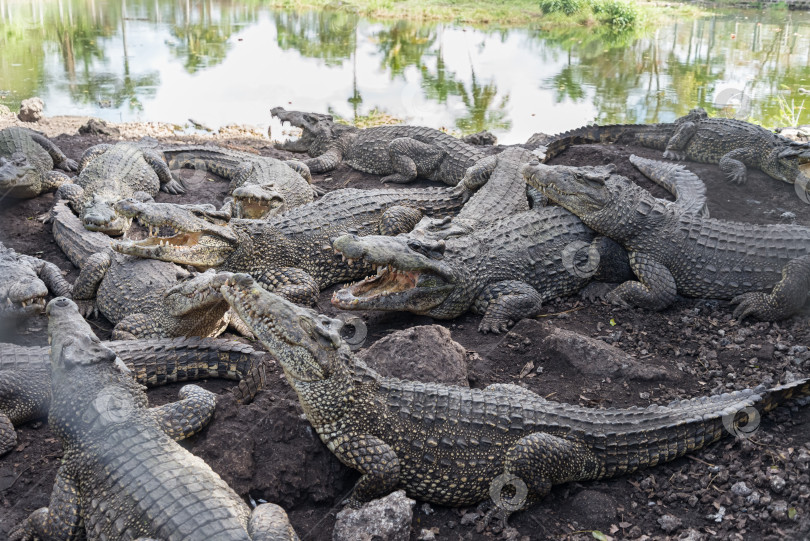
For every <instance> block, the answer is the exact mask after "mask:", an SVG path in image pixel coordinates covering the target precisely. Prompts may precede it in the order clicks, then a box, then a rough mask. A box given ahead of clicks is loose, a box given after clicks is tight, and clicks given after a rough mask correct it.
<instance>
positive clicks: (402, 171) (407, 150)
mask: <svg viewBox="0 0 810 541" xmlns="http://www.w3.org/2000/svg"><path fill="white" fill-rule="evenodd" d="M445 155H446V152H445V151H443V150H441V149H440V148H436V147H435V146H433V145H429V144H427V143H423V142H421V141H417V140H416V139H411V138H410V137H400V138H398V139H394V140H393V141H391V142H390V143H388V156H389V158H390V159H391V166H392V167H393V169H394V171H396V173H394V174H392V175H388V176H386V177H383V178H382V179H380V182H382V183H384V184H385V183H389V182H390V183H393V184H405V183H408V182H413V181H414V180H415V179H416V177H417V176H419V175H422V176H424V177H427V178H430V175H431V173H433V172H434V171H436V170H437V169H438V168H439V164H440V163H441V161H442V159H443V158H444V157H445Z"/></svg>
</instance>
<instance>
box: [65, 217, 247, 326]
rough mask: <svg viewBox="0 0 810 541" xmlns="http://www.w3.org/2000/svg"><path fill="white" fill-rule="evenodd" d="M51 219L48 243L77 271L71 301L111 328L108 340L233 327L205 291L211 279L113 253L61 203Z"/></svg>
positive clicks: (223, 306)
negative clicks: (105, 320) (97, 313)
mask: <svg viewBox="0 0 810 541" xmlns="http://www.w3.org/2000/svg"><path fill="white" fill-rule="evenodd" d="M194 208H197V207H194ZM54 217H55V218H54V225H53V235H54V240H55V241H56V243H57V244H58V245H59V247H60V248H62V250H63V251H64V252H65V254H67V256H68V257H69V258H70V260H71V261H73V263H74V264H75V265H76V266H78V267H79V268H80V269H81V273H80V274H79V277H78V278H77V279H76V283H75V284H74V285H73V290H72V295H73V299H74V300H76V301H77V302H78V303H79V304H80V306H81V307H82V311H83V312H84V313H85V314H86V315H90V314H93V313H96V312H101V314H103V315H104V317H106V318H107V319H108V320H109V321H110V322H111V323H112V324H113V325H115V329H114V330H113V338H114V339H116V340H125V339H134V338H171V337H176V336H218V335H219V334H221V333H222V332H223V331H224V330H225V328H226V327H227V326H228V324H229V323H231V322H232V321H233V318H232V317H231V314H229V313H228V305H227V303H226V302H225V301H224V300H223V299H222V297H221V295H220V294H219V293H218V292H217V291H216V290H214V289H211V288H206V287H205V285H206V283H207V282H209V281H210V280H211V278H212V277H213V273H208V274H200V275H196V276H194V275H191V274H190V273H189V272H188V271H185V270H184V269H182V268H180V267H178V266H177V265H173V264H171V263H165V262H162V261H154V260H148V259H141V258H137V257H128V256H124V255H121V254H118V253H116V252H113V251H112V250H111V249H110V243H111V239H110V238H109V237H108V236H106V235H104V234H102V233H96V232H91V231H87V230H86V229H85V228H84V227H83V226H82V224H81V222H80V221H79V219H78V218H76V216H74V215H73V213H72V212H70V209H68V208H67V207H66V206H65V205H64V204H63V203H57V205H56V206H55V207H54Z"/></svg>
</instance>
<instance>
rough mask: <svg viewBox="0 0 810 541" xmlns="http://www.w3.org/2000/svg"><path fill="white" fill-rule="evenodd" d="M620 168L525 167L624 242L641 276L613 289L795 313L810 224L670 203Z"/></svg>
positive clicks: (807, 269) (634, 300) (805, 272)
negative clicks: (728, 216)
mask: <svg viewBox="0 0 810 541" xmlns="http://www.w3.org/2000/svg"><path fill="white" fill-rule="evenodd" d="M614 171H615V169H614V168H613V166H607V167H568V166H562V165H555V166H549V165H544V164H535V165H526V166H524V168H523V174H524V177H525V178H526V182H528V183H529V184H531V185H532V186H534V187H535V188H538V189H539V190H541V191H542V192H543V193H544V194H545V195H546V196H547V197H548V198H549V199H551V200H552V201H554V202H555V203H557V204H558V205H561V206H563V207H565V208H566V209H568V210H569V211H571V212H573V213H574V214H576V215H577V216H579V217H580V219H581V220H582V221H583V222H584V223H585V224H586V225H587V226H588V227H591V228H593V229H594V230H595V231H597V232H599V233H601V234H603V235H605V236H608V237H610V238H612V239H613V240H615V241H616V242H618V243H619V244H621V245H623V246H624V247H625V249H626V250H627V252H628V254H629V256H630V265H631V266H632V268H633V272H634V273H635V275H636V277H637V278H638V281H628V282H624V283H623V284H622V285H620V286H619V287H618V288H616V289H615V290H614V291H612V292H611V293H610V295H609V297H608V298H609V300H612V301H613V302H616V303H619V304H630V305H635V306H641V307H644V308H647V309H650V310H662V309H664V308H666V307H667V306H669V305H670V304H672V302H674V300H675V298H676V297H677V295H678V294H681V295H684V296H687V297H696V298H713V299H726V300H731V302H732V303H733V304H736V305H737V306H736V308H735V310H734V317H735V318H738V319H743V318H745V317H747V316H752V317H754V318H757V319H762V320H766V321H774V320H779V319H783V318H786V317H789V316H791V315H793V314H795V313H796V312H797V311H799V310H800V309H801V307H802V306H803V305H804V302H805V300H806V298H807V294H808V291H810V227H805V226H801V225H787V224H777V225H754V224H747V223H740V222H728V221H721V220H716V219H712V218H705V217H703V216H699V215H697V214H694V213H687V212H684V211H683V210H682V209H680V208H678V206H677V205H666V204H664V203H663V202H662V201H661V200H659V199H656V198H655V197H653V196H652V195H651V194H650V193H649V192H648V191H646V190H644V189H643V188H641V187H639V186H637V185H636V184H634V183H633V182H632V181H630V180H629V179H627V178H625V177H623V176H620V175H616V174H614Z"/></svg>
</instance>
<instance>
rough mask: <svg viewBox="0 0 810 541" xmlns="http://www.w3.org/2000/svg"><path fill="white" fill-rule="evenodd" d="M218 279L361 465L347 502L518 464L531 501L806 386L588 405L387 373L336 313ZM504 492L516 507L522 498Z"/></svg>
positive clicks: (457, 484)
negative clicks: (368, 359)
mask: <svg viewBox="0 0 810 541" xmlns="http://www.w3.org/2000/svg"><path fill="white" fill-rule="evenodd" d="M223 280H224V281H225V284H224V285H223V287H222V292H223V294H224V295H225V298H226V299H228V302H229V303H231V305H232V306H233V307H234V308H235V309H236V310H237V312H238V313H239V315H240V316H241V317H242V318H243V319H244V321H245V322H246V323H247V324H248V325H249V326H250V327H251V328H252V329H253V332H254V334H255V335H256V336H257V337H258V338H259V339H260V340H261V341H262V343H263V344H264V345H265V346H266V347H267V348H268V350H269V351H270V352H271V353H272V354H273V355H274V356H275V357H276V359H277V361H278V362H279V363H280V364H281V366H282V367H283V369H284V374H285V376H286V377H287V381H288V382H289V383H290V385H292V387H293V388H294V389H295V391H296V392H297V393H298V398H299V400H300V401H301V405H302V406H303V409H304V412H305V413H306V415H307V419H309V422H310V423H311V424H312V426H313V428H314V429H315V430H316V431H317V432H318V434H319V435H320V437H321V439H322V440H323V442H324V443H325V444H326V445H327V447H328V448H329V449H330V450H331V451H332V452H333V453H334V454H335V455H336V456H337V457H338V458H339V459H340V460H341V461H342V462H343V463H344V464H346V465H347V466H350V467H352V468H354V469H357V470H359V471H360V472H361V474H362V476H361V477H360V480H359V481H358V483H357V485H356V486H355V488H354V492H353V494H352V496H351V498H350V503H351V504H354V505H357V504H360V503H362V502H366V501H369V500H371V499H374V498H379V497H381V496H384V495H385V494H387V493H389V492H391V491H392V490H394V489H396V488H404V489H405V490H406V492H407V493H408V495H409V496H411V497H413V498H417V499H420V500H425V501H428V502H431V503H436V504H440V505H453V506H463V505H472V504H474V503H476V502H479V501H482V500H485V499H488V498H489V497H490V490H491V489H492V488H493V487H495V488H498V486H499V485H498V484H497V482H498V480H499V479H500V480H503V479H504V477H500V476H502V475H506V476H515V477H516V478H517V479H518V480H519V481H520V482H521V483H522V484H523V485H525V486H526V488H527V490H528V497H529V500H530V501H531V500H533V499H537V498H541V497H543V496H545V495H546V494H548V492H549V490H550V489H551V487H552V486H553V485H556V484H560V483H566V482H571V481H590V480H596V479H605V478H608V477H613V476H616V475H620V474H624V473H630V472H633V471H636V470H637V469H639V468H645V467H651V466H655V465H657V464H660V463H662V462H666V461H670V460H673V459H675V458H677V457H679V456H682V455H684V454H686V453H687V452H690V451H693V450H697V449H700V448H702V447H705V446H706V445H708V444H710V443H712V442H714V441H716V440H718V439H720V438H721V437H723V436H724V435H725V433H726V431H727V430H734V429H735V428H736V425H738V424H740V423H742V422H743V421H745V422H747V421H748V417H747V415H745V413H746V412H742V410H744V408H747V407H749V406H754V407H757V408H758V409H759V410H760V411H769V410H770V409H772V408H773V407H775V405H777V404H778V403H779V402H781V401H783V400H785V399H787V398H791V397H799V396H804V395H807V394H808V393H810V380H807V379H805V380H801V381H799V382H796V383H792V384H789V385H783V386H780V387H775V388H773V389H768V390H766V389H762V388H758V389H753V390H746V391H736V392H733V393H728V394H724V395H720V396H711V397H704V398H697V399H693V400H684V401H678V402H673V403H671V404H669V405H668V406H663V407H662V406H651V407H649V408H646V409H644V408H628V409H594V408H585V407H580V406H573V405H568V404H561V403H558V402H552V401H549V400H545V399H543V398H542V397H540V396H538V395H536V394H534V393H532V392H530V391H527V390H525V389H522V388H520V387H517V386H514V385H494V386H490V387H488V388H487V389H484V390H479V389H469V388H464V387H454V386H449V385H447V386H446V385H439V384H429V383H417V382H410V381H403V380H399V379H394V378H386V377H383V376H381V375H379V374H377V373H375V372H374V371H372V370H371V369H370V368H368V367H367V366H366V365H365V364H364V363H363V362H362V361H360V360H359V359H357V358H356V357H354V355H353V354H352V352H351V350H350V349H349V347H348V345H346V344H345V343H344V342H343V340H342V339H341V337H340V327H341V326H342V324H343V323H342V322H341V321H339V320H334V319H330V318H328V317H326V316H322V315H318V314H316V313H314V312H312V311H310V310H307V309H305V308H301V307H299V306H296V305H294V304H291V303H289V302H287V301H286V300H284V299H283V298H281V297H279V296H277V295H274V294H272V293H269V292H267V291H265V290H263V289H262V288H261V287H259V286H258V285H257V284H256V282H255V281H254V280H253V279H252V278H250V277H249V276H246V275H234V276H231V277H229V278H226V277H223ZM743 424H744V423H743ZM724 426H725V427H727V428H724ZM506 479H510V477H506ZM511 479H514V478H511ZM515 484H517V482H516V481H515ZM512 503H516V506H515V507H513V508H512V510H515V509H516V508H517V507H519V505H520V504H522V503H524V502H512Z"/></svg>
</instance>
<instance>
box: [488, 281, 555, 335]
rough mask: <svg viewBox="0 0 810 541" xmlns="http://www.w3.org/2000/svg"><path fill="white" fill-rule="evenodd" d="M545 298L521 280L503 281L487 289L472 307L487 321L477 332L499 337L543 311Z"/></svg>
mask: <svg viewBox="0 0 810 541" xmlns="http://www.w3.org/2000/svg"><path fill="white" fill-rule="evenodd" d="M542 304H543V298H542V297H541V296H540V293H538V292H537V290H536V289H535V288H533V287H532V286H530V285H529V284H527V283H525V282H521V281H519V280H504V281H503V282H496V283H494V284H490V285H488V286H487V287H486V288H485V289H484V290H483V291H482V292H481V294H480V295H479V296H478V298H477V299H476V300H475V303H474V304H473V310H475V311H476V312H478V313H479V314H481V313H483V314H484V318H483V319H482V320H481V324H480V325H479V326H478V330H479V331H481V332H483V333H487V332H491V333H494V334H499V333H501V332H505V331H506V330H507V329H508V328H509V327H511V326H512V325H514V324H515V323H516V322H518V321H520V320H521V319H523V318H527V317H534V316H536V315H537V313H538V312H539V311H540V307H541V306H542Z"/></svg>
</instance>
